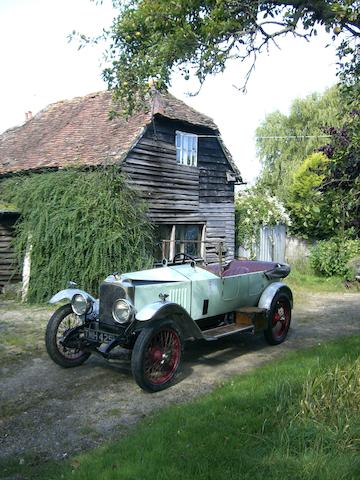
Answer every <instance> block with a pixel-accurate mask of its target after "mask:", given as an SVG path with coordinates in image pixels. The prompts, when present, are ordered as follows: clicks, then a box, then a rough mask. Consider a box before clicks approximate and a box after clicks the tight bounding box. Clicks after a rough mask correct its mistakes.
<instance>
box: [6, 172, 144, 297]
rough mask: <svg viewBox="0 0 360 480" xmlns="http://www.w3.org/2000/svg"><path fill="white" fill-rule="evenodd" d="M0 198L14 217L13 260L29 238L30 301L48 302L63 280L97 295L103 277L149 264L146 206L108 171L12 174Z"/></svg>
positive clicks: (22, 249) (25, 246)
mask: <svg viewBox="0 0 360 480" xmlns="http://www.w3.org/2000/svg"><path fill="white" fill-rule="evenodd" d="M0 195H1V197H2V198H5V199H6V200H8V201H11V202H14V203H15V204H16V205H17V207H18V208H19V210H20V211H21V213H22V218H21V221H20V222H19V223H18V225H17V235H16V240H15V248H16V250H17V252H18V254H19V258H21V257H22V256H23V255H24V251H25V250H26V248H27V245H28V242H29V239H31V245H32V252H31V277H30V288H29V295H28V300H29V302H30V303H38V302H42V301H46V300H48V299H49V297H50V296H51V295H52V294H53V293H54V292H56V291H57V290H59V289H62V288H64V287H65V286H66V284H67V281H68V280H74V281H76V282H77V283H78V284H79V286H81V288H84V289H85V290H88V291H90V292H92V293H93V294H95V295H97V290H98V287H99V282H100V281H101V280H102V279H103V278H104V277H105V276H106V275H108V274H109V273H112V272H114V271H118V272H126V271H134V270H137V269H142V268H145V267H147V266H149V265H150V264H151V263H152V258H151V256H150V255H149V252H152V227H151V224H150V223H149V221H148V220H147V218H146V206H145V205H144V203H142V202H141V201H139V199H138V194H137V193H136V192H135V191H134V190H132V189H131V188H129V186H128V185H127V183H126V181H125V179H124V177H123V176H122V175H121V174H120V172H119V171H118V169H116V168H115V167H107V168H102V169H99V170H96V171H94V170H93V171H84V170H83V171H80V170H75V169H68V170H63V171H56V172H47V173H41V174H33V175H30V176H20V177H19V176H18V177H14V178H10V179H7V180H4V181H3V182H2V183H1V185H0Z"/></svg>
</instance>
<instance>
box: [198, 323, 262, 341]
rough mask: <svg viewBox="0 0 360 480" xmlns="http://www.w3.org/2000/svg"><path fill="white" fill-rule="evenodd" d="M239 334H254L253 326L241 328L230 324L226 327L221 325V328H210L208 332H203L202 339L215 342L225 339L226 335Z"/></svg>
mask: <svg viewBox="0 0 360 480" xmlns="http://www.w3.org/2000/svg"><path fill="white" fill-rule="evenodd" d="M239 332H249V333H253V332H254V326H253V325H251V326H246V327H244V326H242V325H237V324H236V323H230V324H228V325H221V327H216V328H210V329H209V330H204V331H203V332H202V333H203V335H204V339H205V340H207V341H212V340H217V339H218V338H222V337H226V336H227V335H232V334H234V333H239Z"/></svg>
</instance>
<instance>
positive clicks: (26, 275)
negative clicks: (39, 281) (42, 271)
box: [21, 235, 33, 302]
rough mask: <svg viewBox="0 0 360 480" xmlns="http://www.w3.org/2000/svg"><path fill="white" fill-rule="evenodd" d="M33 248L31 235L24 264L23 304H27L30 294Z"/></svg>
mask: <svg viewBox="0 0 360 480" xmlns="http://www.w3.org/2000/svg"><path fill="white" fill-rule="evenodd" d="M32 247H33V246H32V242H31V235H29V238H28V242H27V246H26V252H25V258H24V263H23V273H22V289H21V301H22V302H26V300H27V296H28V292H29V285H30V267H31V251H32Z"/></svg>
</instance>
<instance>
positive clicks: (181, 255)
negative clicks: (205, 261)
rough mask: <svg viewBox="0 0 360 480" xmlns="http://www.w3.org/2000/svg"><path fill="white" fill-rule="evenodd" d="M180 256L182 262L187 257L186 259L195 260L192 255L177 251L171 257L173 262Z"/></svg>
mask: <svg viewBox="0 0 360 480" xmlns="http://www.w3.org/2000/svg"><path fill="white" fill-rule="evenodd" d="M180 257H183V261H182V263H185V260H186V259H188V260H191V261H192V262H196V260H195V258H194V257H192V256H191V255H188V254H187V253H182V252H181V253H177V254H176V255H175V256H174V258H173V263H176V260H177V259H178V258H180Z"/></svg>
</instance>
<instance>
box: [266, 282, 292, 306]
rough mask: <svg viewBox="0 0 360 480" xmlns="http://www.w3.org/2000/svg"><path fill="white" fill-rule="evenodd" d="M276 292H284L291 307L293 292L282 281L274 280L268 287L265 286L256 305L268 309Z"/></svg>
mask: <svg viewBox="0 0 360 480" xmlns="http://www.w3.org/2000/svg"><path fill="white" fill-rule="evenodd" d="M278 293H284V294H285V295H286V296H287V297H288V298H289V301H290V305H291V308H292V307H293V294H292V292H291V290H290V288H289V287H288V286H287V285H285V284H284V283H282V282H274V283H271V284H270V285H269V286H268V287H266V288H265V290H264V291H263V293H262V294H261V297H260V300H259V303H258V307H259V308H266V310H270V307H271V303H272V301H273V299H274V297H275V295H277V294H278Z"/></svg>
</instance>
